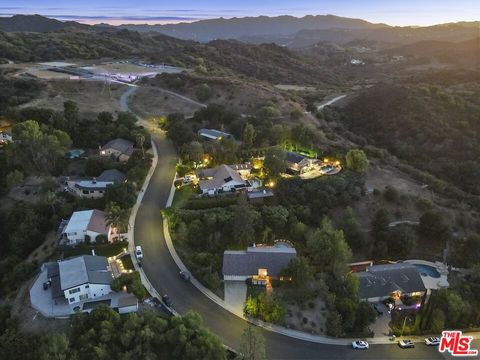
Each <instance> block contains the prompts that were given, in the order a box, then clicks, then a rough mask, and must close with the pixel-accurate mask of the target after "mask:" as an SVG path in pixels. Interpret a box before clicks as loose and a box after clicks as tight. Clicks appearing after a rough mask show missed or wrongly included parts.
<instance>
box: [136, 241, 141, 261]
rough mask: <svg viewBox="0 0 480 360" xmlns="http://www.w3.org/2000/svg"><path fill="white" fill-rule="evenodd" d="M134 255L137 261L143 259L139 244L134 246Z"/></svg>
mask: <svg viewBox="0 0 480 360" xmlns="http://www.w3.org/2000/svg"><path fill="white" fill-rule="evenodd" d="M135 257H136V258H137V260H138V261H142V260H143V251H142V247H141V246H140V245H138V246H136V247H135Z"/></svg>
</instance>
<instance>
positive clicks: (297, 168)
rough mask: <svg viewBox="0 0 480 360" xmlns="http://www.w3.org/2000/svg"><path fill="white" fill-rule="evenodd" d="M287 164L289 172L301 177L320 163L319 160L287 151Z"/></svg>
mask: <svg viewBox="0 0 480 360" xmlns="http://www.w3.org/2000/svg"><path fill="white" fill-rule="evenodd" d="M285 162H286V164H287V169H288V170H290V171H291V172H293V173H294V174H297V175H301V174H303V173H305V172H308V171H311V170H312V169H313V168H314V167H315V165H316V164H317V163H318V160H317V159H312V158H309V157H306V156H303V155H300V154H297V153H294V152H290V151H287V152H286V153H285Z"/></svg>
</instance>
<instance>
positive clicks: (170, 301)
mask: <svg viewBox="0 0 480 360" xmlns="http://www.w3.org/2000/svg"><path fill="white" fill-rule="evenodd" d="M162 301H163V302H164V303H165V305H167V306H168V307H172V305H173V303H172V300H170V297H169V296H168V295H167V294H165V295H163V296H162Z"/></svg>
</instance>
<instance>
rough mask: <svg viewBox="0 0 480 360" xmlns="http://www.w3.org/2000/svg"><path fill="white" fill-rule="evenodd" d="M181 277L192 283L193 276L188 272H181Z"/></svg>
mask: <svg viewBox="0 0 480 360" xmlns="http://www.w3.org/2000/svg"><path fill="white" fill-rule="evenodd" d="M179 274H180V277H181V278H182V279H183V280H185V281H190V278H191V275H190V273H189V272H188V271H180V273H179Z"/></svg>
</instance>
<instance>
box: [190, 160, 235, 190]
mask: <svg viewBox="0 0 480 360" xmlns="http://www.w3.org/2000/svg"><path fill="white" fill-rule="evenodd" d="M199 177H201V178H202V177H207V178H211V179H207V180H200V181H199V186H200V189H202V190H208V189H217V188H220V187H222V185H223V184H226V183H228V182H230V181H236V182H240V183H245V181H244V180H243V179H242V178H241V176H240V175H239V174H238V172H236V171H235V170H233V169H232V168H231V167H230V166H228V165H220V166H218V167H216V168H213V169H204V170H202V171H200V172H199Z"/></svg>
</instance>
